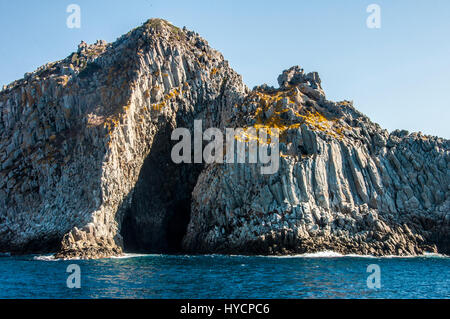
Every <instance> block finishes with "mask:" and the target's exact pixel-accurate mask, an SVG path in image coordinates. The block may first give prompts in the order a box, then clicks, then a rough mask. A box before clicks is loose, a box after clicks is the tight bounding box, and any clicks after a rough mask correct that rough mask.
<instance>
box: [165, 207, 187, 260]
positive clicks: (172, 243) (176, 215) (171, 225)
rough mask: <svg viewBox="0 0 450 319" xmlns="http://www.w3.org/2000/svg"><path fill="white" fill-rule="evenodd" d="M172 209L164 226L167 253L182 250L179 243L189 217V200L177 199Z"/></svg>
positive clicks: (184, 232)
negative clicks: (165, 226)
mask: <svg viewBox="0 0 450 319" xmlns="http://www.w3.org/2000/svg"><path fill="white" fill-rule="evenodd" d="M172 211H173V214H172V216H170V218H169V219H168V221H167V228H166V241H167V246H168V247H167V249H168V253H180V252H182V250H183V249H182V246H181V243H182V241H183V238H184V236H185V235H186V231H187V226H188V224H189V221H190V219H191V200H190V199H183V200H179V201H178V202H176V203H175V205H174V207H173V209H172Z"/></svg>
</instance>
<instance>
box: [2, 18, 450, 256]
mask: <svg viewBox="0 0 450 319" xmlns="http://www.w3.org/2000/svg"><path fill="white" fill-rule="evenodd" d="M278 80H279V84H280V88H279V89H274V88H269V87H267V86H261V87H257V88H255V89H254V90H253V91H250V90H248V88H247V87H246V86H245V85H244V84H243V82H242V78H241V77H240V76H239V75H238V74H237V73H236V72H234V71H233V70H232V69H231V68H230V67H229V65H228V62H227V61H226V60H224V58H223V56H222V55H221V54H220V53H219V52H217V51H215V50H213V49H212V48H210V47H209V45H208V43H207V42H206V41H205V40H204V39H202V38H201V37H199V36H198V35H197V34H196V33H194V32H191V31H188V30H186V29H183V30H181V29H179V28H177V27H175V26H173V25H171V24H170V23H168V22H166V21H163V20H159V19H152V20H149V21H148V22H146V23H145V24H144V25H143V26H141V27H139V28H136V29H134V30H132V31H130V32H129V33H128V34H126V35H124V36H122V37H121V38H119V39H118V40H117V41H116V42H114V43H112V44H108V43H106V42H104V41H98V42H97V43H96V44H93V45H88V44H86V43H84V42H83V43H81V44H80V45H79V46H78V50H77V52H74V53H73V54H71V55H70V56H69V57H68V58H66V59H64V60H61V61H58V62H55V63H50V64H47V65H45V66H43V67H41V68H39V69H38V70H36V71H35V72H33V73H27V74H25V77H24V79H22V80H18V81H15V82H13V83H11V84H10V85H8V86H5V87H4V88H3V90H2V91H1V92H0V252H12V253H38V252H44V251H58V253H57V254H56V257H58V258H75V257H81V258H102V257H108V256H114V255H120V254H122V252H123V251H124V250H126V251H143V252H169V253H170V252H180V251H188V252H192V253H229V252H232V253H239V254H253V253H257V254H288V253H301V252H314V251H320V250H335V251H338V252H342V253H357V254H374V255H387V254H388V255H390V254H395V255H415V254H421V253H423V252H426V251H428V252H442V253H449V230H450V229H449V228H450V199H449V198H450V196H449V192H450V187H449V185H450V183H449V181H450V180H449V177H450V174H449V169H450V165H449V163H450V148H449V141H447V140H444V139H440V138H437V137H430V136H424V135H422V134H416V133H413V134H409V133H408V132H404V131H395V132H393V133H391V134H389V133H388V132H387V131H385V130H382V129H381V128H380V127H379V126H378V125H377V124H374V123H372V122H371V121H370V120H369V119H368V118H367V117H366V116H364V115H363V114H361V113H359V112H358V111H356V110H355V109H354V108H353V106H352V105H351V103H349V102H341V103H335V102H331V101H328V100H326V98H325V94H324V92H323V90H322V87H321V80H320V78H319V76H318V74H317V73H308V74H305V73H304V71H303V70H302V69H301V68H300V67H293V68H291V69H289V70H286V71H284V72H283V73H282V75H280V77H279V79H278ZM196 119H197V120H202V121H203V125H204V128H210V127H217V128H219V129H221V130H223V131H224V130H225V128H233V127H243V128H252V127H265V128H278V129H279V130H280V132H281V136H280V142H281V143H280V150H281V157H280V168H279V170H278V171H277V172H276V173H275V174H272V175H261V173H260V169H259V168H260V166H261V165H260V164H208V165H203V164H189V163H186V164H179V165H177V164H174V163H173V161H172V159H171V156H170V155H171V149H172V146H173V145H174V144H175V143H176V142H174V141H171V133H172V131H173V130H174V129H175V128H177V127H185V128H188V129H189V130H190V131H191V132H192V131H193V125H194V120H196Z"/></svg>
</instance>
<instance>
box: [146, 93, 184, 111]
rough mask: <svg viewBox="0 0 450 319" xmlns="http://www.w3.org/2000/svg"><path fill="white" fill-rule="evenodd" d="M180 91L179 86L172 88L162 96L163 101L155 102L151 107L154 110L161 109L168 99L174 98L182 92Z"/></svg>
mask: <svg viewBox="0 0 450 319" xmlns="http://www.w3.org/2000/svg"><path fill="white" fill-rule="evenodd" d="M182 92H183V91H182V90H181V89H180V88H175V89H172V90H171V91H170V92H169V93H167V94H166V95H165V96H164V99H163V101H161V102H159V103H156V104H152V109H153V110H155V111H161V110H162V109H163V108H164V107H165V106H166V105H167V103H168V102H169V101H170V100H172V99H174V98H176V97H177V96H179V95H180V94H182Z"/></svg>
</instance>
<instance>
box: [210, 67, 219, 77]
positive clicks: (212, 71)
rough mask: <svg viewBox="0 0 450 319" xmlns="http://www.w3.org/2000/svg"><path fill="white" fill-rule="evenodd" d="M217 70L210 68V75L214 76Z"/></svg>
mask: <svg viewBox="0 0 450 319" xmlns="http://www.w3.org/2000/svg"><path fill="white" fill-rule="evenodd" d="M217 72H219V69H218V68H212V70H211V77H212V76H214V75H215V74H216V73H217Z"/></svg>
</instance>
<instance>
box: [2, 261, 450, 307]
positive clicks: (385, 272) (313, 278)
mask: <svg viewBox="0 0 450 319" xmlns="http://www.w3.org/2000/svg"><path fill="white" fill-rule="evenodd" d="M71 264H76V265H78V266H79V267H80V268H79V269H80V276H79V278H80V281H79V282H80V285H81V288H79V289H77V288H73V289H70V288H68V287H67V278H68V277H69V276H70V275H71V273H68V272H67V268H68V266H69V265H71ZM373 264H375V265H378V266H379V270H380V273H379V275H380V276H379V279H380V283H381V288H379V289H370V288H369V287H368V284H367V278H368V276H370V275H371V274H372V273H370V272H367V270H368V266H369V265H373ZM0 298H34V299H35V298H63V299H66V298H155V299H159V298H175V299H179V298H187V299H197V298H257V299H259V298H450V258H448V257H443V256H438V255H428V256H425V257H414V258H400V257H391V258H389V257H385V258H373V257H355V256H340V255H338V254H335V253H331V252H330V253H327V252H324V253H318V254H312V255H302V256H295V257H245V256H216V255H212V256H168V255H127V256H125V257H123V258H112V259H102V260H94V261H92V260H91V261H85V260H77V261H54V260H49V257H47V256H24V257H2V258H0Z"/></svg>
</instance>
